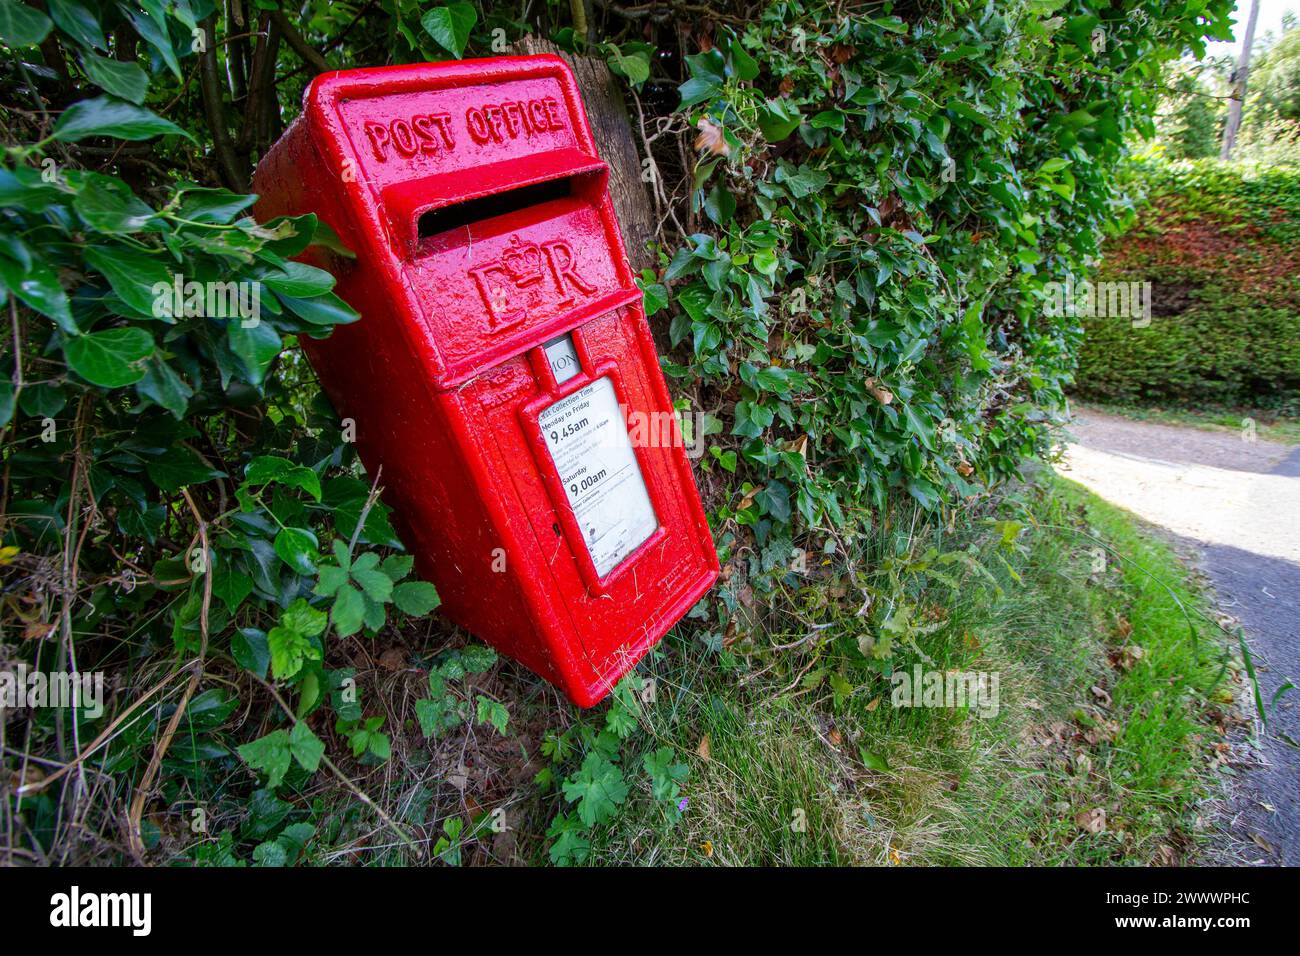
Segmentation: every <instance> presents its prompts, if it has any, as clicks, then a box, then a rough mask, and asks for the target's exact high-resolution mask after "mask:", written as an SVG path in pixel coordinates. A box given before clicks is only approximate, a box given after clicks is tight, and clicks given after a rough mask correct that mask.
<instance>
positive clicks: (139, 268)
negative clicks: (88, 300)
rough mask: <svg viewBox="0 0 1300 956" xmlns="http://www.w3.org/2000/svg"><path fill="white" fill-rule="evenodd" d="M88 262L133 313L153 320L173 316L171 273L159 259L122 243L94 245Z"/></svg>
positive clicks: (86, 254)
mask: <svg viewBox="0 0 1300 956" xmlns="http://www.w3.org/2000/svg"><path fill="white" fill-rule="evenodd" d="M85 256H86V261H87V262H88V263H90V265H91V266H93V267H94V268H95V269H96V270H97V271H99V272H102V273H103V274H104V277H105V278H106V279H108V284H109V285H110V286H112V287H113V291H114V292H116V293H117V296H118V298H119V299H121V300H122V301H123V302H124V303H126V304H127V305H128V306H129V307H130V308H131V309H132V310H134V311H135V312H137V313H138V314H140V315H142V316H148V317H150V318H155V319H157V318H164V317H170V312H171V307H172V289H173V280H172V272H171V269H170V267H169V266H168V264H167V263H166V262H165V261H163V259H162V258H161V257H159V256H152V255H149V254H148V253H146V252H141V251H140V250H138V249H133V248H130V247H128V246H125V245H122V244H120V243H117V244H113V245H111V246H91V247H89V248H87V249H86V251H85Z"/></svg>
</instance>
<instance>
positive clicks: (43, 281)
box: [0, 255, 81, 335]
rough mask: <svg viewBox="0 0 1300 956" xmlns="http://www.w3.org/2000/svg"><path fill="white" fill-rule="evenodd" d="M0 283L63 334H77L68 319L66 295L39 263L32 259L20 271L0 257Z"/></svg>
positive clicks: (51, 272)
mask: <svg viewBox="0 0 1300 956" xmlns="http://www.w3.org/2000/svg"><path fill="white" fill-rule="evenodd" d="M0 283H3V285H4V287H5V288H7V289H8V290H9V291H10V292H12V293H13V294H14V295H16V296H17V297H18V298H19V299H21V300H22V301H23V302H25V303H26V304H27V305H29V306H31V307H32V308H33V309H35V310H36V311H37V312H39V313H41V314H42V315H47V316H49V317H50V318H51V319H53V320H54V321H55V324H57V325H58V327H59V328H60V329H62V330H63V331H64V332H65V333H66V334H68V335H80V334H81V330H80V329H78V328H77V323H76V322H75V321H73V319H72V310H71V309H70V308H69V306H68V294H67V293H66V292H64V291H63V286H62V285H60V284H59V277H58V276H57V275H55V273H54V270H53V269H51V268H50V267H49V266H47V265H46V264H45V263H44V262H42V261H41V260H39V259H35V258H33V259H32V260H31V263H30V265H29V266H28V268H27V269H25V270H24V269H23V267H22V266H21V265H20V264H18V263H17V262H12V261H10V260H9V259H7V258H6V257H4V256H3V255H0Z"/></svg>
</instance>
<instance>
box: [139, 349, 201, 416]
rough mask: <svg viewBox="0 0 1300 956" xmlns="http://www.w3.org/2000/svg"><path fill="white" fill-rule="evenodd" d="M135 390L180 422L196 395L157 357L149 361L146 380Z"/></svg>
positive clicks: (141, 381) (142, 380) (143, 379)
mask: <svg viewBox="0 0 1300 956" xmlns="http://www.w3.org/2000/svg"><path fill="white" fill-rule="evenodd" d="M135 390H136V391H137V392H139V393H140V394H141V395H143V396H144V397H145V398H149V399H152V400H153V401H154V402H156V403H157V404H158V405H160V406H162V407H163V408H165V409H167V411H169V412H171V413H172V415H173V416H174V417H175V418H177V419H178V420H179V419H182V418H184V417H185V409H186V408H188V407H189V402H190V398H191V397H193V395H194V389H192V388H190V386H189V385H188V384H187V383H186V382H185V380H184V379H183V378H181V377H180V376H179V375H177V374H176V372H175V371H174V370H173V369H172V367H171V366H170V365H168V364H167V363H166V362H165V361H163V360H162V359H161V358H159V357H158V356H157V355H154V356H152V357H151V358H150V359H149V362H148V364H147V366H146V371H145V375H144V378H142V379H141V380H140V382H139V384H137V385H136V387H135Z"/></svg>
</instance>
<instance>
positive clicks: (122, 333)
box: [63, 328, 154, 388]
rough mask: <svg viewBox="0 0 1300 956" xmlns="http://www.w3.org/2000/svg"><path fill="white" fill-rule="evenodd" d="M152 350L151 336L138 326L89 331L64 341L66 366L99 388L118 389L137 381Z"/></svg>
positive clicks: (143, 373) (140, 377)
mask: <svg viewBox="0 0 1300 956" xmlns="http://www.w3.org/2000/svg"><path fill="white" fill-rule="evenodd" d="M153 352H154V342H153V336H152V335H150V334H149V333H148V332H146V331H145V330H144V329H140V328H126V329H106V330H105V331H103V332H91V333H90V334H89V335H80V336H77V338H75V339H70V340H68V341H67V342H65V343H64V344H63V355H64V357H65V358H66V359H67V360H68V367H69V368H71V369H72V370H73V371H74V372H76V373H77V374H78V375H80V376H81V377H82V378H84V379H85V380H86V381H87V382H89V383H90V384H92V385H98V386H100V387H101V388H121V387H122V386H124V385H134V384H135V383H136V382H138V381H140V379H142V378H144V376H145V369H144V365H143V362H144V360H145V359H147V358H148V357H149V356H151V355H153Z"/></svg>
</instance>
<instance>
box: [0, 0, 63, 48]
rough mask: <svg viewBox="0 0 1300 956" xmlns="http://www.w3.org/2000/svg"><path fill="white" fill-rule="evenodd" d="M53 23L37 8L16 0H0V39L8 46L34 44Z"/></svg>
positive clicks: (42, 38)
mask: <svg viewBox="0 0 1300 956" xmlns="http://www.w3.org/2000/svg"><path fill="white" fill-rule="evenodd" d="M53 26H54V24H53V23H51V22H50V18H49V17H47V16H46V15H45V14H43V13H41V11H39V10H34V9H32V8H31V7H29V6H27V5H26V4H25V3H19V2H18V0H0V40H3V41H4V44H5V46H8V47H24V46H36V44H38V43H40V42H41V41H42V40H44V39H45V37H46V36H48V35H49V32H50V28H51V27H53Z"/></svg>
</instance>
